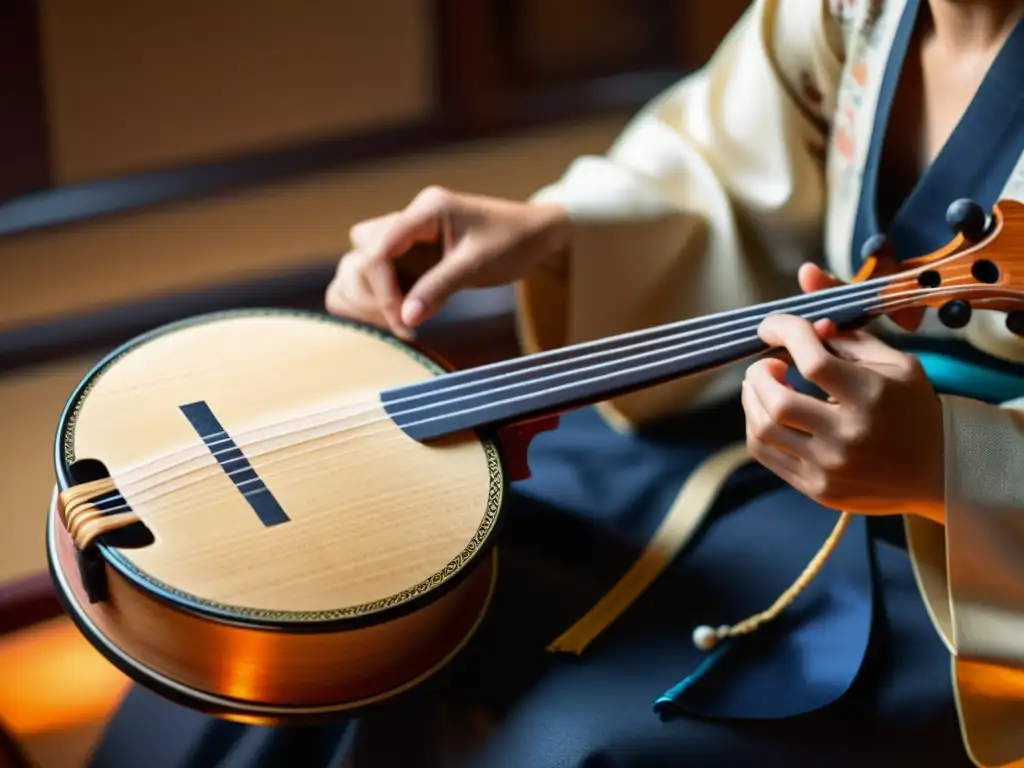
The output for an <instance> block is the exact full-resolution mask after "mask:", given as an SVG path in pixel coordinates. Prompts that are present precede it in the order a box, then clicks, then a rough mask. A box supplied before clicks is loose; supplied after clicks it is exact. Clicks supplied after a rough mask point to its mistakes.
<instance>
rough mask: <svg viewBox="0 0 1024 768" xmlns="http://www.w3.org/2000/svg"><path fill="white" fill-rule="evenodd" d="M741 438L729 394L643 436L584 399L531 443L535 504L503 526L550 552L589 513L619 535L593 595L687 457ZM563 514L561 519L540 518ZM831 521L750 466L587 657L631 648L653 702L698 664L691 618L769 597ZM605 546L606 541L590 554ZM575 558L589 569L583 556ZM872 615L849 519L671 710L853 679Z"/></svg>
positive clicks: (824, 701)
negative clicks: (780, 606)
mask: <svg viewBox="0 0 1024 768" xmlns="http://www.w3.org/2000/svg"><path fill="white" fill-rule="evenodd" d="M743 434H744V431H743V420H742V409H741V408H740V406H739V404H738V403H736V402H731V403H729V404H728V405H726V406H724V407H719V408H716V409H714V410H711V411H708V412H705V413H701V414H697V415H695V416H692V417H690V418H688V419H684V420H681V421H679V422H676V423H666V424H662V425H660V426H659V428H658V431H657V432H656V433H650V434H646V433H641V434H634V435H621V434H619V433H617V432H615V431H614V430H612V429H611V428H609V427H608V426H607V424H606V423H605V422H604V420H603V419H601V418H600V416H599V415H598V414H597V413H596V412H595V411H594V410H592V409H585V410H581V411H577V412H574V413H570V414H567V415H565V416H563V424H562V426H561V428H560V429H558V430H556V431H554V432H549V433H545V434H543V435H541V436H539V437H538V438H536V439H535V441H534V444H533V448H532V453H531V465H532V466H533V467H535V470H534V472H535V474H534V477H533V478H531V479H530V480H529V481H527V482H525V483H522V484H521V485H520V487H518V488H517V491H518V492H519V493H520V494H522V495H523V496H524V497H526V498H528V499H531V500H533V501H534V502H537V507H536V508H535V507H533V505H528V504H525V503H524V504H517V505H516V507H515V508H514V511H513V512H512V515H513V516H514V517H515V518H516V522H514V523H513V522H511V521H510V523H509V524H510V525H512V526H518V527H520V528H522V527H523V526H525V525H527V523H526V522H525V521H526V520H527V519H529V520H530V521H531V522H532V524H533V525H534V526H535V527H536V533H530V534H528V535H524V536H523V542H524V544H525V543H527V542H530V541H533V542H534V543H535V542H536V540H537V539H538V538H539V536H540V535H545V536H546V537H547V538H548V541H549V543H548V547H554V548H555V549H556V550H557V549H562V550H572V549H574V548H578V547H579V542H580V540H581V537H584V536H585V534H584V533H583V532H582V529H585V528H588V527H590V526H593V525H594V524H595V523H596V524H597V525H598V526H600V528H601V529H602V530H603V531H604V532H606V533H611V535H612V536H614V537H617V538H619V539H620V542H619V547H618V548H619V549H620V550H621V552H622V553H623V557H622V558H621V559H617V560H615V561H614V564H613V562H612V561H611V560H610V559H609V558H607V557H604V558H603V559H604V560H605V562H604V563H603V564H602V567H601V572H600V575H595V577H594V578H595V581H596V584H595V586H594V591H593V594H596V595H599V594H603V593H604V592H606V591H607V590H608V589H610V588H611V587H612V585H613V584H614V583H615V581H617V580H618V578H619V577H620V576H621V575H622V573H624V572H625V570H626V568H628V567H629V565H630V564H631V563H632V562H633V560H634V559H635V558H636V557H637V556H638V554H639V550H640V547H641V546H642V545H644V544H645V543H646V542H647V541H648V540H649V539H650V537H651V534H652V533H653V532H654V529H655V527H656V526H657V525H658V523H660V521H661V520H662V519H663V518H664V516H665V513H666V512H667V511H668V508H669V506H670V505H671V504H672V502H673V501H674V500H675V498H676V495H677V494H678V492H679V489H680V488H681V487H682V485H683V483H684V482H685V480H686V478H687V477H688V476H689V474H690V473H691V472H692V471H693V470H694V469H695V467H696V466H697V464H699V463H700V462H701V461H702V460H703V459H705V458H706V457H707V455H708V453H709V451H710V450H714V449H715V448H718V447H720V446H721V445H722V444H724V443H725V442H727V441H729V440H742V439H743ZM712 436H713V437H712ZM702 438H703V439H702ZM773 486H777V487H773ZM566 515H568V518H567V519H566V521H565V522H564V523H563V524H562V525H561V526H551V525H550V523H548V525H547V526H545V522H547V521H550V520H551V519H552V518H555V517H559V516H566ZM836 518H837V513H835V512H833V511H831V510H826V509H823V508H822V507H820V506H819V505H817V504H815V503H813V502H811V501H810V500H809V499H807V498H806V497H804V496H801V495H800V494H797V493H795V492H793V491H792V490H791V489H788V488H784V487H782V486H781V484H778V483H777V482H776V481H774V480H773V479H772V478H771V476H770V475H768V473H767V472H765V471H764V470H762V469H760V468H758V467H753V466H752V467H751V468H750V471H747V472H744V473H740V474H738V475H737V476H736V477H735V478H734V479H733V481H732V482H731V483H730V489H729V493H728V495H726V496H725V497H724V499H723V502H722V503H721V504H719V505H718V506H717V507H716V509H715V513H714V516H713V519H712V521H711V522H710V524H709V525H708V526H707V528H706V529H705V530H704V531H703V532H702V535H701V536H700V538H699V540H698V541H697V542H696V544H695V546H693V547H691V549H690V551H688V552H686V553H685V555H684V556H683V557H680V558H678V559H677V561H676V562H675V563H673V564H672V565H671V566H670V567H669V569H668V571H667V573H665V574H663V575H662V576H661V577H660V578H659V582H658V585H657V588H656V589H652V590H651V591H650V593H649V594H648V595H645V596H644V598H642V600H641V601H640V603H638V604H637V605H636V606H634V608H633V609H631V611H630V614H631V615H628V617H627V618H625V619H624V620H623V621H622V626H621V627H614V628H613V629H612V630H611V631H610V632H609V636H608V638H607V639H605V640H602V641H600V642H599V643H597V644H596V645H595V646H593V647H592V648H591V649H590V650H589V651H588V653H587V658H588V659H590V658H598V657H600V654H601V653H603V652H604V651H602V647H604V646H606V645H607V646H608V647H612V648H614V653H616V654H618V653H622V652H623V649H624V648H626V647H630V646H632V647H634V648H635V653H636V654H638V658H639V657H643V658H645V659H646V662H645V663H646V665H647V668H648V669H649V670H651V677H650V685H651V702H652V703H653V701H654V699H655V698H657V696H659V695H660V694H661V693H662V692H663V691H664V690H665V689H667V688H669V687H670V686H671V685H673V684H674V683H675V682H676V681H677V680H679V679H680V678H681V677H683V676H686V675H687V674H689V673H690V672H691V671H692V670H693V669H694V668H695V667H696V666H697V665H698V664H700V663H701V662H702V661H703V660H704V658H705V655H704V654H702V653H701V652H699V651H697V650H696V649H695V648H694V647H693V645H692V643H691V642H690V636H691V633H692V631H693V629H694V627H696V626H698V625H700V624H709V625H711V626H717V625H719V624H724V623H732V622H735V621H739V620H741V619H744V618H746V617H747V616H749V615H751V614H754V613H757V612H759V611H761V610H764V609H765V608H767V607H768V606H769V605H771V604H772V602H773V601H774V600H775V599H776V598H777V597H778V596H779V595H780V594H781V593H782V592H783V591H784V590H785V589H786V588H787V587H788V586H789V585H790V584H791V583H792V582H793V580H794V579H796V577H797V576H798V575H799V573H800V571H801V570H803V568H804V566H805V565H806V564H807V563H808V562H809V561H810V559H811V558H812V557H813V556H814V554H815V553H816V552H817V551H818V549H819V547H820V546H821V544H822V542H823V541H824V540H825V538H826V537H827V536H828V534H829V532H830V531H831V529H832V527H833V525H834V524H835V522H836ZM545 527H546V528H547V531H545ZM563 528H564V529H566V530H565V531H563ZM570 532H571V533H570ZM607 549H609V546H608V545H607V544H606V545H605V546H604V547H602V548H601V549H600V550H597V551H604V550H607ZM583 551H584V552H586V550H583ZM591 551H593V550H591ZM577 565H578V566H579V567H582V568H589V569H592V568H593V566H591V565H590V564H589V563H585V562H581V563H578V564H577ZM588 607H589V605H587V604H586V602H583V603H581V604H579V605H578V606H577V607H576V608H575V614H573V613H569V614H567V615H565V617H564V618H563V620H562V621H563V624H564V626H563V627H562V629H564V628H567V627H568V626H569V624H571V623H572V621H573V620H574V618H575V616H578V615H582V613H583V612H585V611H586V609H587V608H588ZM871 616H872V586H871V578H870V570H869V567H868V558H867V527H866V521H865V520H864V519H863V518H857V519H855V520H853V521H852V524H851V526H850V528H849V529H848V530H847V532H846V534H845V535H844V537H843V539H842V541H841V543H840V545H839V547H838V548H837V550H836V552H835V553H834V554H833V555H832V557H831V558H830V559H829V562H828V563H827V564H826V566H825V567H824V569H823V570H822V572H821V574H819V576H818V577H817V578H816V579H815V580H814V581H813V582H812V584H811V586H810V587H809V588H808V590H807V591H806V592H805V593H804V594H803V595H801V596H800V598H798V600H797V601H796V603H794V605H793V606H792V607H791V608H790V610H789V611H787V613H786V615H785V617H784V618H783V619H781V620H780V621H779V624H778V625H777V626H769V627H768V628H767V629H766V630H765V631H764V632H759V633H758V634H757V635H755V636H752V637H751V638H749V639H746V638H745V639H744V640H742V641H740V646H739V647H738V648H736V650H734V651H732V652H731V653H730V654H729V655H728V656H727V657H725V658H723V659H722V661H721V662H720V663H718V664H717V665H716V671H715V673H714V674H713V675H712V676H711V678H710V679H709V681H708V682H707V683H706V684H700V685H696V686H695V687H693V688H692V689H690V690H689V691H687V693H686V694H685V695H683V696H682V697H680V698H678V700H677V701H676V709H677V711H679V712H689V713H692V714H707V715H715V716H720V717H745V718H752V717H756V718H779V717H790V716H792V715H795V714H801V713H804V712H808V711H811V710H814V709H818V708H821V707H823V706H826V705H828V704H829V703H831V702H833V701H835V699H837V698H838V697H839V696H841V695H842V694H843V693H844V692H845V691H846V690H847V689H848V688H849V686H850V684H851V683H852V682H853V679H854V678H855V676H856V674H857V671H858V670H859V668H860V665H861V661H862V659H863V656H864V653H865V649H866V647H867V643H868V637H869V634H870V628H871ZM652 633H656V634H652ZM556 634H557V633H556ZM553 637H554V636H552V639H553ZM631 663H635V662H631ZM658 675H660V678H659V677H658Z"/></svg>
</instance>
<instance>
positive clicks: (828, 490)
mask: <svg viewBox="0 0 1024 768" xmlns="http://www.w3.org/2000/svg"><path fill="white" fill-rule="evenodd" d="M800 284H801V287H802V288H803V289H804V291H811V290H820V289H821V288H824V287H827V286H829V285H834V284H836V281H835V280H834V278H831V277H829V276H828V275H826V274H825V273H824V272H822V271H821V270H820V269H818V268H817V267H814V266H811V265H805V266H804V268H803V269H802V270H801V272H800ZM759 334H760V336H761V338H762V339H764V340H765V341H766V342H767V343H768V344H771V345H772V346H776V347H780V348H784V349H785V350H787V351H788V352H789V356H790V357H791V358H792V361H793V364H795V366H796V368H797V370H799V371H800V373H801V374H802V375H803V376H804V378H806V379H807V380H808V381H810V382H812V383H814V384H816V385H817V386H819V387H820V388H821V389H823V390H824V391H825V392H826V393H827V394H828V395H829V398H830V399H829V401H828V402H826V401H823V400H819V399H817V398H814V397H811V396H809V395H805V394H801V393H798V392H796V391H795V390H793V389H792V388H791V387H789V386H788V385H787V383H786V372H787V370H788V368H789V364H787V363H786V362H783V361H782V360H779V359H777V358H764V359H761V360H758V361H757V362H755V363H753V364H752V365H751V366H750V367H749V368H748V369H747V374H746V378H745V379H744V382H743V408H744V411H745V413H746V421H747V445H748V448H749V450H750V452H751V455H752V457H753V458H754V459H756V460H757V461H759V462H760V463H761V464H763V465H764V466H765V467H767V468H768V469H770V470H771V471H772V472H774V473H775V474H777V475H778V476H779V477H781V478H782V479H783V480H785V481H786V482H788V483H789V484H790V485H792V486H793V487H794V488H796V489H797V490H798V491H800V492H802V493H804V494H805V495H807V496H809V497H810V498H812V499H814V500H815V501H818V502H819V503H821V504H823V505H825V506H828V507H831V508H833V509H840V510H843V511H847V512H855V513H864V514H888V513H898V512H904V513H914V514H921V515H924V516H926V517H929V518H931V519H938V520H941V519H942V514H943V513H942V510H943V508H944V496H945V490H944V482H945V480H944V476H945V470H944V458H943V442H944V439H943V423H942V408H941V405H940V403H939V400H938V397H937V396H936V394H935V391H934V390H933V389H932V386H931V383H930V382H929V381H928V378H927V377H926V376H925V373H924V370H923V369H922V367H921V365H920V363H919V362H918V360H917V359H916V358H915V357H913V356H912V355H907V354H905V353H903V352H900V351H898V350H895V349H893V348H892V347H890V346H888V345H887V344H885V343H883V342H882V341H880V340H879V339H877V338H876V337H874V336H872V335H870V334H869V333H867V332H863V331H856V332H851V333H845V332H844V333H838V332H836V330H835V328H834V326H832V325H831V323H830V322H829V321H824V322H819V323H817V324H815V325H812V324H811V323H809V322H807V321H805V320H802V319H800V318H798V317H795V316H792V315H772V316H770V317H768V318H766V319H765V320H764V322H763V323H762V324H761V327H760V329H759ZM823 339H824V340H826V341H827V344H828V346H826V341H823Z"/></svg>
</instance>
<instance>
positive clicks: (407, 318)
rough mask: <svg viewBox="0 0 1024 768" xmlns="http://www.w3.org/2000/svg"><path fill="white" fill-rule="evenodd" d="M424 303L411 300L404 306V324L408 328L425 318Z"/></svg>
mask: <svg viewBox="0 0 1024 768" xmlns="http://www.w3.org/2000/svg"><path fill="white" fill-rule="evenodd" d="M423 309H424V308H423V302H422V301H420V300H419V299H409V300H408V301H406V302H405V304H403V305H402V322H403V323H405V324H406V325H408V326H413V325H416V324H417V323H418V322H419V321H420V318H422V317H423Z"/></svg>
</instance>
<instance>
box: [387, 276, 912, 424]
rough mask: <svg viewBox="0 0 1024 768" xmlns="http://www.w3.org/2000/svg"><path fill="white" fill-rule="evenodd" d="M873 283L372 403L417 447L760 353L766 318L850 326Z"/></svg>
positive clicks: (875, 296) (865, 312)
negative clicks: (796, 318) (416, 442)
mask: <svg viewBox="0 0 1024 768" xmlns="http://www.w3.org/2000/svg"><path fill="white" fill-rule="evenodd" d="M882 282H885V279H884V278H880V279H878V280H870V281H867V282H864V283H859V284H854V285H844V286H838V287H836V288H829V289H826V290H822V291H818V292H815V293H811V294H804V295H800V296H795V297H792V298H787V299H782V300H780V301H773V302H768V303H765V304H759V305H756V306H753V307H748V308H744V309H737V310H731V311H728V312H721V313H718V314H714V315H708V316H705V317H701V318H696V319H693V320H685V321H682V322H676V323H670V324H667V325H661V326H657V327H654V328H650V329H645V330H642V331H634V332H631V333H625V334H620V335H617V336H611V337H608V338H605V339H599V340H595V341H588V342H583V343H579V344H573V345H571V346H566V347H562V348H559V349H555V350H550V351H546V352H539V353H536V354H532V355H525V356H522V357H518V358H514V359H512V360H507V361H502V362H498V363H492V364H489V365H484V366H480V367H477V368H471V369H468V370H465V371H458V372H454V373H449V374H444V375H442V376H439V377H437V378H434V379H430V380H428V381H424V382H419V383H416V384H410V385H407V386H401V387H395V388H393V389H388V390H385V391H383V392H381V393H380V397H381V402H382V404H383V406H384V409H385V411H386V412H387V414H388V416H390V417H391V419H392V420H393V421H394V422H395V424H397V425H398V426H399V427H400V428H401V429H402V430H403V431H405V432H406V434H408V435H409V436H410V437H412V438H413V439H415V440H419V441H427V440H431V439H435V438H439V437H443V436H445V435H449V434H452V433H455V432H459V431H462V430H468V429H479V428H487V427H500V426H504V425H508V424H513V423H516V422H520V421H526V420H528V419H532V418H537V417H539V416H545V415H551V414H557V413H560V412H563V411H566V410H570V409H573V408H577V407H581V406H585V405H590V404H593V403H597V402H600V401H602V400H607V399H609V398H611V397H614V396H618V395H622V394H625V393H628V392H632V391H635V390H638V389H644V388H646V387H650V386H654V385H656V384H660V383H663V382H665V381H669V380H672V379H676V378H681V377H684V376H689V375H693V374H695V373H700V372H702V371H707V370H710V369H713V368H717V367H720V366H723V365H727V364H729V363H732V362H736V361H738V360H741V359H744V358H747V357H751V356H754V355H757V354H759V353H761V352H764V351H766V350H767V349H768V347H767V345H766V344H765V343H764V342H763V341H762V340H761V339H760V337H758V335H757V329H758V326H759V325H760V324H761V321H762V320H764V318H765V317H767V316H768V315H770V314H774V313H782V312H784V313H787V314H794V315H798V316H800V317H803V318H804V319H807V320H810V321H816V320H823V319H829V320H832V321H834V322H835V323H836V324H837V325H838V326H840V327H850V326H856V325H859V324H861V323H862V322H863V321H864V320H866V319H868V318H870V317H871V316H873V315H877V314H881V313H882V312H883V311H884V310H885V307H883V306H882V304H883V302H882V300H881V298H880V294H879V287H880V283H882ZM911 282H914V281H913V278H911Z"/></svg>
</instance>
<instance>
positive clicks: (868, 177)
mask: <svg viewBox="0 0 1024 768" xmlns="http://www.w3.org/2000/svg"><path fill="white" fill-rule="evenodd" d="M920 6H921V2H920V0H908V2H907V4H906V7H905V9H904V11H903V17H902V18H901V20H900V24H899V27H898V28H897V31H896V37H895V39H894V41H893V46H892V49H891V51H890V53H889V61H888V64H887V66H886V71H885V74H884V76H883V78H882V84H881V86H880V90H879V94H878V106H877V109H876V112H875V122H874V126H873V128H872V133H871V144H870V146H869V147H868V154H867V158H866V161H865V165H864V176H863V180H862V186H861V192H860V201H859V205H858V207H857V216H856V220H855V224H854V234H853V243H851V246H852V247H851V250H850V252H851V254H852V269H853V273H854V274H856V272H857V270H859V269H860V267H861V264H862V261H861V258H860V251H861V248H862V247H863V245H864V243H865V241H867V239H868V238H869V237H871V236H872V235H875V234H877V233H884V234H885V235H886V237H887V238H888V239H889V241H890V242H891V243H892V245H893V249H894V252H895V255H896V258H897V259H898V260H901V261H902V260H904V259H912V258H915V257H917V256H923V255H925V254H928V253H931V252H932V251H935V250H937V249H939V248H941V247H942V246H943V245H945V244H946V243H948V242H949V241H950V239H952V233H951V232H950V231H949V228H948V226H947V225H946V208H947V207H948V206H949V204H950V203H952V202H953V201H954V200H956V199H957V198H963V197H966V198H970V199H972V200H974V201H975V202H977V203H978V204H979V205H981V207H982V208H983V209H985V210H986V211H987V210H990V209H991V207H992V206H993V205H994V204H995V203H996V202H997V201H998V200H999V195H1000V193H1001V191H1002V189H1003V187H1004V186H1005V184H1006V180H1007V179H1008V178H1009V176H1010V173H1011V172H1012V171H1013V168H1014V167H1015V166H1016V164H1017V162H1018V161H1019V159H1020V156H1021V152H1022V151H1024V23H1018V24H1017V26H1016V28H1015V29H1014V31H1013V33H1012V34H1011V35H1010V37H1009V39H1008V40H1007V41H1006V43H1005V44H1004V45H1003V47H1002V49H1001V50H1000V52H999V55H998V56H997V57H996V59H995V61H994V62H993V63H992V66H991V67H990V68H989V70H988V72H987V73H986V75H985V78H984V80H983V81H982V83H981V86H980V88H979V89H978V91H977V92H976V93H975V95H974V98H973V99H972V100H971V103H970V105H969V106H968V108H967V111H966V112H965V113H964V115H963V117H962V118H961V120H960V122H959V123H958V124H957V126H956V128H955V129H954V131H953V133H952V134H951V135H950V137H949V139H948V140H947V142H946V143H945V145H944V146H943V147H942V150H941V151H940V152H939V154H938V156H937V157H936V158H935V161H934V162H933V163H932V164H931V165H930V166H929V167H928V168H927V169H926V170H925V172H924V174H923V175H922V176H921V178H920V179H919V180H918V183H917V185H916V186H915V187H914V189H913V191H912V192H911V193H910V195H908V196H907V198H906V199H905V200H904V201H903V204H902V205H901V206H900V207H899V209H898V210H897V211H896V213H895V215H894V216H893V218H892V220H891V221H887V222H886V221H881V220H880V219H879V216H878V206H877V197H878V177H879V161H880V159H881V155H882V149H883V144H884V140H885V134H886V126H887V125H888V121H889V115H890V113H891V111H892V105H893V100H894V99H895V96H896V86H897V84H898V83H899V79H900V73H901V71H902V69H903V62H904V60H905V58H906V55H907V50H908V48H909V45H910V41H911V38H912V36H913V32H914V27H915V25H916V22H917V19H918V15H919V12H920Z"/></svg>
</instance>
